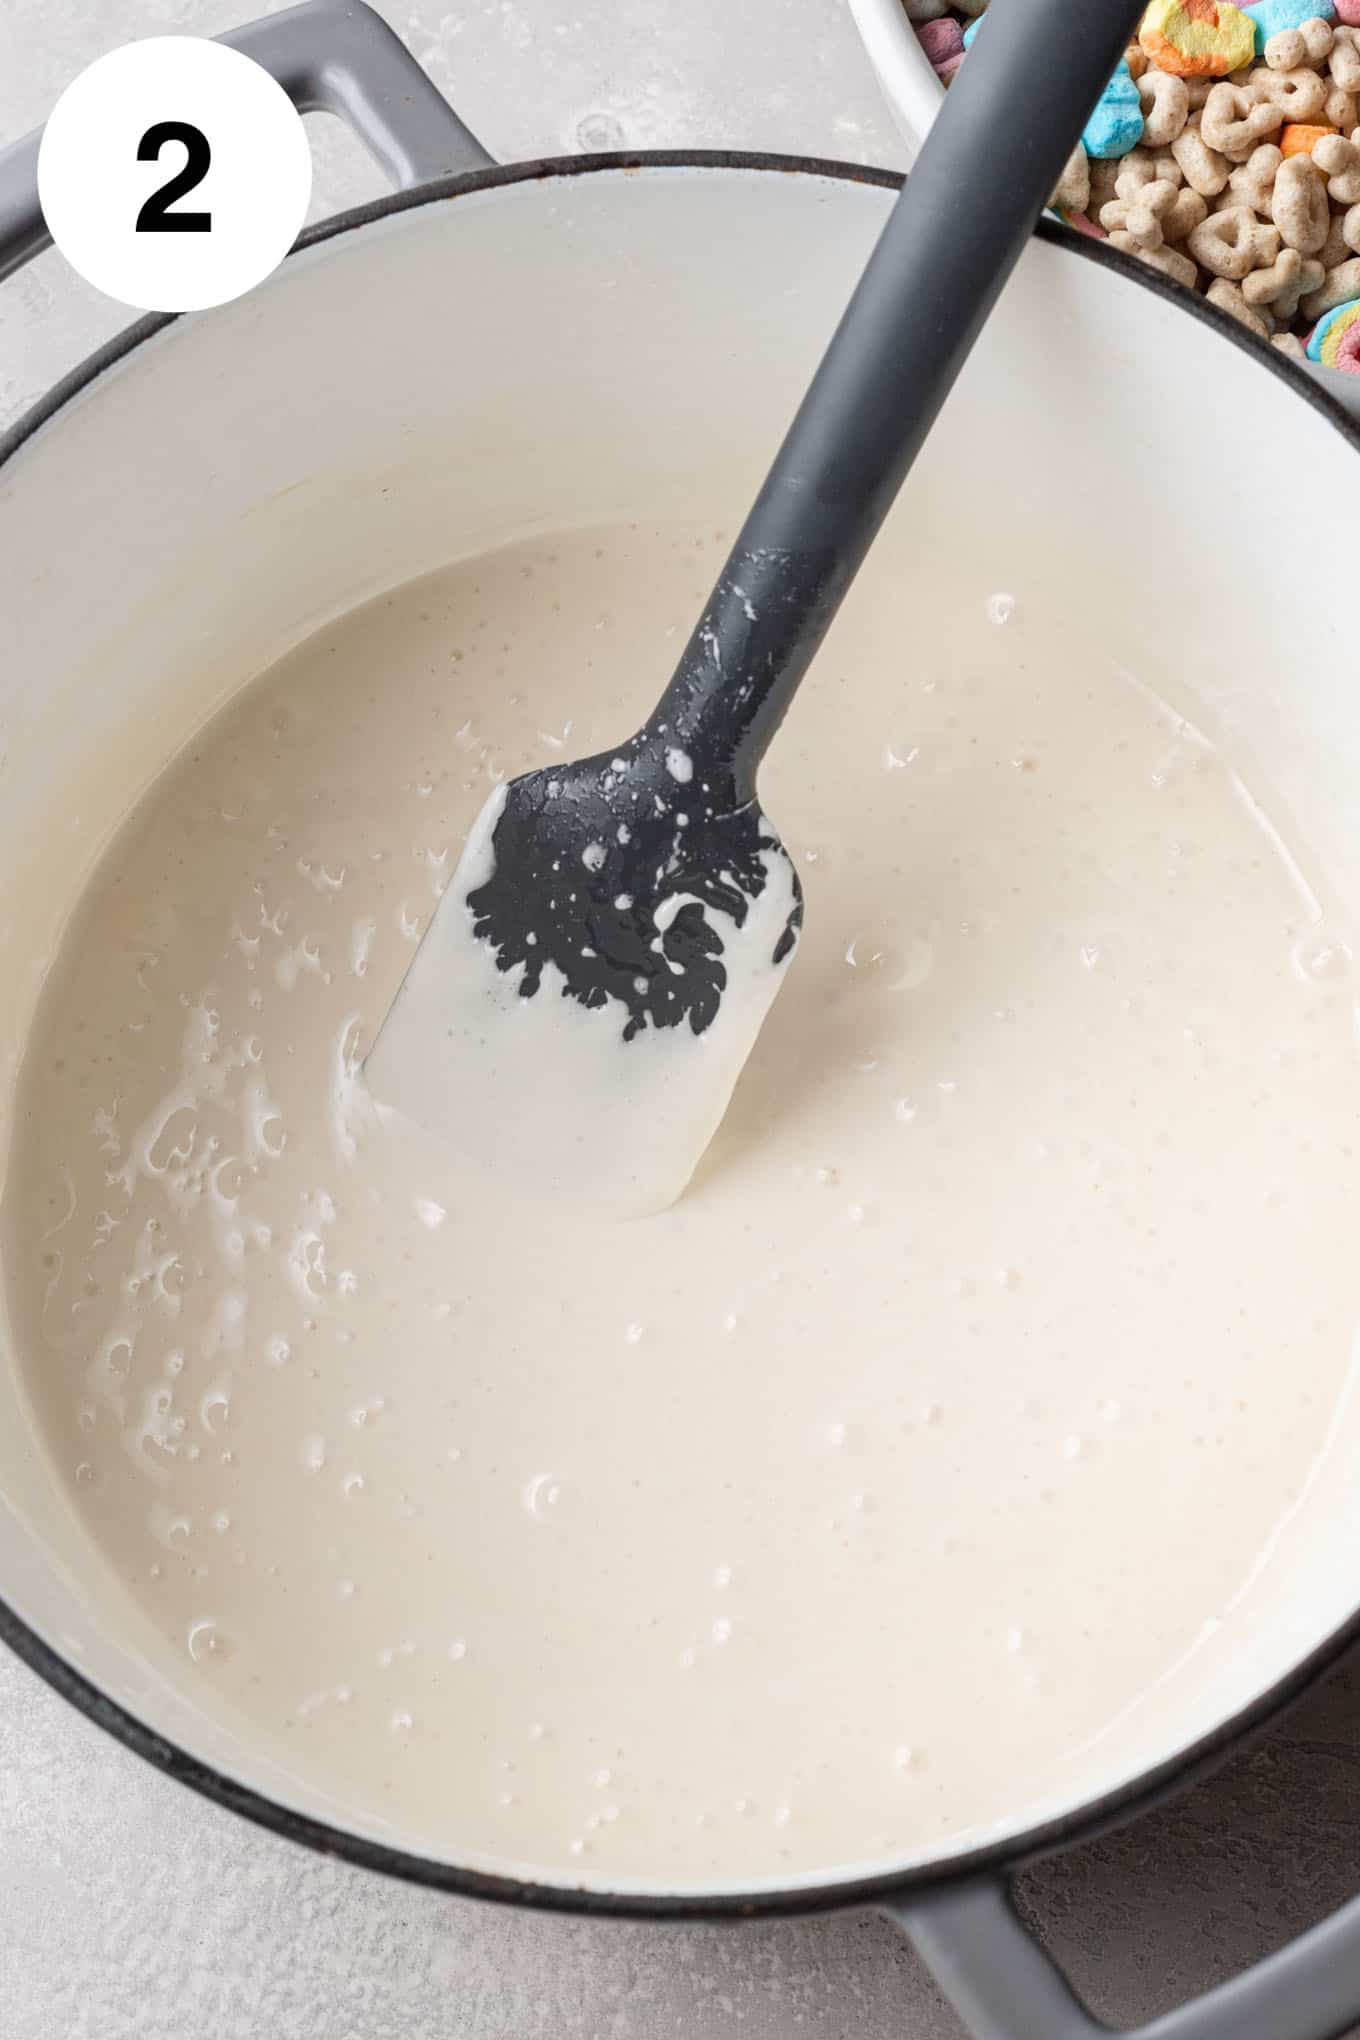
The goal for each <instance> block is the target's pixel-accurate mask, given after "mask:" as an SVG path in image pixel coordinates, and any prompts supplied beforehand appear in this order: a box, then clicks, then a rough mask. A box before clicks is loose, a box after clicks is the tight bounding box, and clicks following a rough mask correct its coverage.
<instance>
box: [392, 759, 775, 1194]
mask: <svg viewBox="0 0 1360 2040" xmlns="http://www.w3.org/2000/svg"><path fill="white" fill-rule="evenodd" d="M801 920H802V894H801V890H800V887H799V884H798V877H797V873H796V872H795V870H794V867H793V864H792V862H791V861H790V859H789V856H788V853H787V852H786V851H785V849H784V847H783V845H782V844H781V843H780V841H779V839H778V837H777V836H776V835H775V833H774V830H773V829H772V827H771V826H770V824H769V822H768V821H767V820H766V818H765V816H764V815H763V814H762V812H761V810H760V808H759V807H758V805H757V804H756V803H755V802H754V801H753V800H749V799H748V800H745V801H742V800H740V799H739V798H738V796H737V793H736V788H735V786H734V785H733V783H732V780H731V778H730V775H729V774H727V773H725V772H719V771H717V770H715V771H714V772H712V773H711V774H709V773H705V772H704V771H703V769H702V767H701V766H700V765H698V764H697V763H696V760H695V758H694V757H693V755H692V754H691V753H690V752H688V751H686V750H684V749H683V748H681V747H680V746H678V745H676V744H674V743H669V742H667V732H666V731H664V730H659V729H656V728H653V729H652V730H650V731H644V732H643V733H641V734H640V735H639V736H637V737H635V738H633V739H630V741H629V742H628V743H627V744H626V745H624V746H622V747H620V749H619V750H618V751H617V752H611V753H605V754H602V755H600V756H598V757H595V758H591V759H587V760H584V761H583V762H581V763H578V764H572V765H565V766H558V767H551V768H546V769H544V770H542V771H538V772H531V773H527V774H525V775H524V777H522V778H520V779H516V780H513V781H511V782H510V783H509V784H508V785H506V786H502V787H498V788H497V790H496V792H495V793H494V794H493V795H492V797H491V799H490V800H489V801H488V802H487V804H486V806H485V807H484V809H483V810H482V813H481V814H480V816H479V817H478V819H477V821H476V822H475V823H474V824H473V827H472V829H471V831H470V833H469V836H468V840H467V844H466V846H465V848H464V850H463V854H462V857H461V858H460V860H459V863H458V867H457V870H456V871H455V873H454V875H453V878H452V880H451V882H450V884H449V887H448V889H447V891H446V892H445V894H444V897H443V899H442V900H441V902H440V906H439V908H438V911H437V912H436V915H435V918H434V921H433V922H432V923H431V926H430V928H429V931H428V932H427V934H426V936H425V939H424V941H423V942H422V944H421V946H420V949H419V951H418V952H417V954H416V957H415V960H414V962H413V963H412V965H411V968H410V970H409V972H408V973H407V976H406V978H405V981H404V983H403V984H402V987H401V990H400V992H399V993H398V996H397V999H396V1001H395V1003H394V1005H393V1007H392V1010H391V1012H390V1014H389V1015H388V1018H387V1020H386V1022H385V1023H384V1025H383V1028H382V1030H381V1032H380V1034H379V1037H378V1040H377V1042H376V1044H375V1046H374V1048H373V1050H372V1053H371V1054H370V1055H369V1057H368V1061H367V1064H366V1071H365V1073H366V1076H367V1080H368V1084H369V1088H370V1090H371V1091H372V1093H373V1095H374V1097H375V1098H376V1100H377V1101H378V1103H379V1104H380V1105H382V1106H385V1107H388V1108H390V1109H394V1110H397V1111H400V1112H402V1113H403V1114H405V1115H406V1116H407V1117H408V1118H410V1119H413V1120H415V1121H417V1122H418V1123H420V1124H422V1125H424V1126H426V1127H428V1128H430V1129H431V1130H432V1131H434V1132H436V1133H438V1134H440V1135H442V1136H444V1137H446V1138H447V1139H449V1140H450V1141H453V1142H455V1143H457V1145H458V1146H459V1148H460V1149H461V1151H462V1152H463V1153H464V1154H465V1155H467V1156H469V1157H470V1158H471V1159H472V1160H474V1161H478V1162H480V1163H482V1164H483V1165H484V1166H485V1167H486V1168H487V1169H488V1171H491V1172H493V1173H494V1175H495V1177H496V1178H497V1179H499V1180H501V1181H503V1182H508V1183H509V1184H511V1185H512V1186H514V1187H518V1188H519V1189H521V1190H523V1191H525V1192H529V1193H534V1194H538V1195H543V1196H549V1197H551V1196H561V1195H570V1196H572V1197H573V1198H574V1199H577V1200H581V1199H584V1200H586V1201H587V1202H588V1204H589V1205H590V1206H591V1207H592V1208H594V1209H596V1210H598V1211H599V1212H600V1213H601V1215H602V1216H610V1217H627V1216H633V1215H638V1216H640V1215H644V1214H646V1213H648V1212H652V1211H657V1210H661V1209H664V1208H665V1207H666V1206H667V1205H669V1204H671V1203H673V1202H674V1201H675V1199H676V1198H677V1197H679V1196H680V1194H681V1193H682V1191H683V1190H684V1188H685V1186H686V1184H687V1183H688V1182H689V1179H690V1177H691V1175H692V1174H693V1172H694V1169H695V1167H696V1166H697V1164H698V1162H699V1159H700V1157H701V1156H702V1154H703V1152H704V1149H705V1148H706V1147H707V1146H708V1143H709V1141H710V1140H711V1138H712V1136H713V1134H714V1132H715V1131H716V1130H717V1127H718V1124H719V1122H720V1121H721V1119H722V1116H723V1113H724V1112H725V1111H726V1109H727V1103H728V1100H729V1099H730V1097H731V1095H732V1091H733V1088H734V1087H735V1085H736V1082H737V1079H738V1077H739V1076H740V1074H741V1071H742V1067H743V1065H744V1064H745V1061H746V1058H747V1056H748V1055H749V1054H750V1051H751V1048H752V1046H753V1044H754V1042H755V1039H756V1036H757V1034H758V1033H759V1031H760V1027H761V1023H762V1021H763V1020H764V1018H765V1015H766V1013H767V1012H768V1011H769V1008H770V1005H771V1003H772V1001H773V999H774V997H775V994H776V992H777V991H778V989H779V986H780V983H781V982H782V979H783V975H784V971H785V969H786V967H787V964H788V962H789V960H790V958H791V957H792V955H793V952H794V949H795V947H796V943H797V937H798V929H799V926H800V924H801Z"/></svg>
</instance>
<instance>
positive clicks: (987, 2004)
mask: <svg viewBox="0 0 1360 2040" xmlns="http://www.w3.org/2000/svg"><path fill="white" fill-rule="evenodd" d="M883 1909H884V1911H885V1912H886V1913H887V1914H888V1916H889V1917H890V1918H891V1919H894V1920H895V1921H896V1922H897V1924H898V1925H899V1926H900V1927H902V1928H903V1930H904V1931H905V1932H906V1934H907V1937H908V1939H909V1940H910V1941H911V1942H912V1944H913V1945H914V1947H915V1948H916V1951H917V1953H918V1954H919V1955H920V1956H921V1957H922V1959H923V1960H924V1962H925V1963H926V1965H927V1967H928V1968H929V1969H930V1971H931V1973H932V1975H933V1976H934V1977H935V1980H936V1982H937V1983H938V1984H939V1985H940V1988H941V1989H942V1990H943V1991H944V1993H945V1996H946V1997H947V1998H948V1999H949V2001H950V2003H951V2004H952V2005H953V2006H954V2009H955V2010H956V2011H957V2012H958V2014H959V2016H960V2018H961V2019H962V2020H963V2022H964V2024H965V2025H966V2026H967V2028H968V2031H969V2032H970V2033H971V2034H972V2035H973V2040H1109V2036H1110V2034H1111V2033H1112V2031H1113V2029H1112V2028H1111V2027H1109V2026H1106V2025H1103V2024H1102V2023H1101V2021H1100V2020H1098V2019H1094V2018H1092V2016H1091V2014H1090V2013H1089V2012H1088V2011H1087V2010H1086V2009H1085V2007H1084V2006H1082V2005H1081V2004H1080V2003H1078V2001H1077V1998H1076V1997H1075V1996H1074V1994H1073V1992H1072V1989H1071V1987H1070V1986H1069V1984H1068V1982H1067V1979H1066V1977H1065V1976H1063V1974H1062V1973H1061V1971H1060V1970H1059V1969H1058V1968H1057V1967H1056V1965H1055V1964H1054V1963H1053V1962H1051V1961H1050V1960H1049V1957H1048V1956H1047V1955H1046V1954H1045V1953H1044V1951H1043V1949H1042V1948H1040V1946H1039V1944H1038V1942H1037V1941H1036V1940H1035V1939H1034V1938H1033V1936H1032V1935H1031V1934H1030V1932H1029V1930H1028V1928H1026V1927H1025V1926H1024V1925H1023V1923H1022V1921H1021V1919H1020V1916H1019V1914H1018V1913H1017V1912H1016V1910H1015V1907H1014V1905H1013V1904H1012V1902H1011V1896H1010V1892H1009V1890H1008V1889H1007V1887H1006V1885H1005V1883H1004V1882H1003V1881H1002V1880H1001V1879H1000V1878H996V1877H982V1878H975V1879H972V1880H971V1881H968V1882H965V1883H959V1884H952V1885H946V1886H944V1887H943V1888H942V1889H941V1890H939V1891H937V1892H932V1893H927V1894H925V1895H923V1896H922V1897H920V1898H902V1899H897V1900H894V1901H893V1902H892V1903H890V1904H888V1905H887V1906H885V1907H884V1908H883ZM1358 2018H1360V1898H1357V1899H1352V1900H1351V1901H1350V1903H1349V1904H1347V1905H1343V1906H1342V1907H1341V1909H1340V1911H1339V1912H1335V1913H1333V1914H1332V1915H1331V1917H1330V1919H1325V1920H1323V1921H1321V1922H1320V1923H1319V1925H1317V1926H1316V1927H1310V1928H1309V1930H1308V1932H1307V1933H1306V1934H1300V1935H1299V1937H1298V1939H1297V1940H1294V1941H1291V1942H1290V1943H1289V1944H1288V1946H1287V1947H1284V1948H1280V1949H1278V1950H1277V1951H1276V1953H1275V1954H1273V1955H1267V1956H1266V1958H1265V1960H1264V1961H1262V1962H1258V1963H1257V1964H1256V1966H1255V1967H1254V1968H1252V1969H1248V1970H1246V1971H1244V1973H1243V1974H1242V1975H1241V1976H1234V1977H1232V1978H1231V1979H1230V1980H1229V1981H1228V1982H1227V1983H1221V1984H1219V1985H1218V1986H1217V1988H1216V1989H1214V1990H1210V1991H1206V1992H1205V1994H1204V1995H1203V1996H1202V1997H1197V1998H1194V1999H1192V2001H1191V2002H1190V2003H1189V2004H1187V2005H1181V2006H1180V2007H1179V2008H1178V2009H1177V2010H1176V2011H1174V2012H1167V2013H1165V2014H1164V2015H1163V2016H1162V2017H1161V2018H1160V2019H1154V2020H1153V2021H1152V2024H1151V2025H1150V2026H1140V2027H1139V2028H1138V2030H1137V2032H1136V2033H1134V2032H1129V2033H1126V2034H1125V2035H1124V2040H1340V2036H1341V2035H1342V2034H1345V2033H1348V2032H1349V2031H1350V2030H1351V2027H1352V2026H1353V2025H1354V2024H1355V2023H1356V2020H1357V2019H1358Z"/></svg>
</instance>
